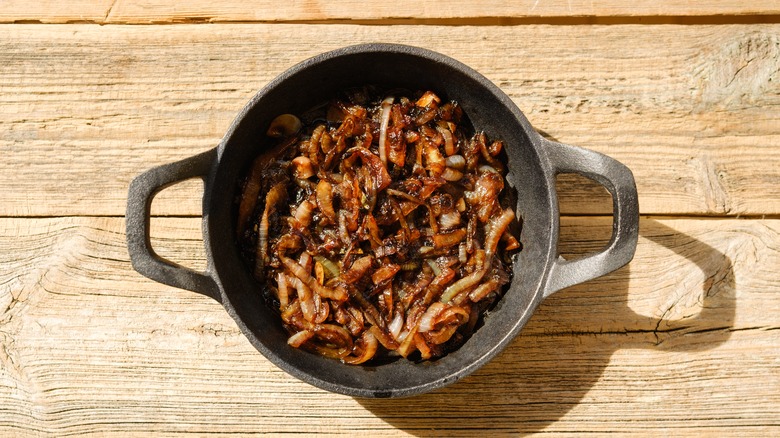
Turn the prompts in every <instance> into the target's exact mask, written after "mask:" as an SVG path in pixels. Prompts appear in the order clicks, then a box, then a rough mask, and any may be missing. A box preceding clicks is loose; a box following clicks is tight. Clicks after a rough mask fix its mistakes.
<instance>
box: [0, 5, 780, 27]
mask: <svg viewBox="0 0 780 438" xmlns="http://www.w3.org/2000/svg"><path fill="white" fill-rule="evenodd" d="M3 6H4V7H3V9H2V10H0V23H9V22H11V23H12V22H19V21H22V22H24V21H39V22H42V23H72V22H85V21H86V22H92V23H101V24H118V23H134V24H138V23H181V22H184V23H188V22H196V23H202V22H231V21H241V22H258V21H259V22H267V21H274V22H288V21H315V22H316V21H326V20H385V21H387V20H413V21H421V20H463V21H466V22H469V21H474V20H475V19H480V18H482V19H490V20H492V21H497V20H501V19H503V20H506V19H512V18H528V17H530V18H539V17H542V18H549V17H555V18H557V17H645V18H647V17H648V16H653V17H690V16H735V15H736V16H744V15H771V14H778V13H780V7H778V5H777V3H776V2H773V1H770V0H754V1H751V2H735V1H733V0H706V1H698V2H690V1H686V0H667V1H663V2H657V1H652V0H638V1H634V2H624V1H620V0H568V1H566V2H556V1H545V0H519V1H510V0H488V1H483V2H479V3H477V2H473V1H469V0H452V1H448V2H418V1H410V0H400V1H395V2H379V1H368V2H365V1H362V2H361V1H355V0H347V1H340V2H332V1H326V0H305V1H292V2H273V1H270V0H261V1H254V2H248V1H246V0H228V1H221V2H209V1H205V0H191V1H188V2H186V3H182V2H174V1H160V0H114V1H109V0H98V1H85V0H77V1H74V2H66V3H64V2H57V1H51V0H44V1H38V2H26V1H23V0H6V1H5V3H4V5H3Z"/></svg>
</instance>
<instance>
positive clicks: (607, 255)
mask: <svg viewBox="0 0 780 438" xmlns="http://www.w3.org/2000/svg"><path fill="white" fill-rule="evenodd" d="M542 143H543V144H544V147H545V150H546V152H547V157H548V159H549V160H550V165H551V166H552V168H553V171H554V173H555V174H556V175H558V174H561V173H576V174H579V175H583V176H586V177H588V178H590V179H592V180H593V181H595V182H597V183H599V184H601V185H602V186H604V188H606V189H607V191H609V193H610V195H612V205H613V208H612V211H613V217H612V237H611V238H610V241H609V243H608V244H607V246H606V247H605V248H604V249H602V250H601V251H600V252H598V253H595V254H591V255H588V256H585V257H583V258H580V259H576V260H566V259H564V258H563V257H558V259H557V260H556V261H555V263H554V264H553V266H552V268H551V271H550V275H549V277H548V281H547V286H546V288H545V291H544V296H545V297H548V296H550V295H552V294H553V293H554V292H556V291H559V290H561V289H564V288H567V287H569V286H573V285H575V284H578V283H583V282H585V281H588V280H592V279H594V278H597V277H600V276H602V275H605V274H608V273H610V272H612V271H614V270H616V269H619V268H621V267H622V266H624V265H625V264H627V263H628V262H630V261H631V259H632V258H633V257H634V253H635V252H636V244H637V240H638V238H639V201H638V196H637V191H636V183H635V182H634V175H633V174H632V173H631V170H630V169H629V168H628V167H626V166H624V165H623V164H621V163H620V162H618V161H617V160H615V159H613V158H610V157H608V156H606V155H603V154H600V153H598V152H595V151H590V150H587V149H582V148H578V147H575V146H569V145H566V144H562V143H558V142H555V141H551V140H547V139H545V138H542Z"/></svg>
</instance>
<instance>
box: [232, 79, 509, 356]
mask: <svg viewBox="0 0 780 438" xmlns="http://www.w3.org/2000/svg"><path fill="white" fill-rule="evenodd" d="M368 91H369V89H367V88H366V89H361V90H357V91H355V92H352V93H351V94H349V95H348V96H347V97H346V98H345V99H338V100H334V101H332V102H330V103H328V104H327V105H323V106H321V107H320V109H319V110H318V111H314V112H312V113H311V114H308V115H304V116H303V117H302V118H303V121H301V119H300V118H298V117H296V116H293V115H290V114H283V115H281V116H279V117H277V119H276V120H274V122H273V124H272V127H271V128H269V135H273V136H274V137H277V138H279V140H278V141H279V145H278V146H276V147H275V148H274V149H273V154H272V157H271V158H269V157H267V156H266V155H261V156H260V157H258V158H257V159H256V160H255V161H254V162H253V164H252V166H251V167H250V169H249V171H248V172H247V177H246V180H245V182H244V186H243V187H242V189H241V192H240V196H239V197H238V198H237V206H238V207H237V210H238V214H237V218H238V219H237V233H236V234H237V235H238V236H239V237H238V243H239V247H240V248H241V249H242V254H243V255H244V257H245V259H246V260H247V262H248V263H250V264H251V265H252V267H253V271H254V273H255V276H256V277H257V279H258V280H259V281H261V282H264V283H265V284H266V285H267V287H268V291H269V292H271V294H270V295H268V296H267V297H266V298H268V299H271V300H272V302H273V303H274V305H275V306H278V310H279V313H280V316H281V319H282V322H283V324H284V326H285V328H286V329H287V331H288V332H289V333H290V337H289V339H288V344H289V345H291V346H293V347H296V348H303V349H307V350H309V351H313V352H316V353H318V354H321V355H323V356H327V357H331V358H336V359H339V360H342V361H343V362H345V363H350V364H362V363H366V362H368V361H371V360H377V359H378V358H381V357H389V356H394V355H395V356H398V355H400V356H403V357H410V356H411V358H412V359H414V358H420V359H423V360H425V359H432V358H436V357H440V356H442V355H444V354H446V353H447V352H449V351H452V350H453V349H455V348H458V347H459V346H460V345H461V344H462V343H463V342H465V340H466V339H467V338H468V336H470V334H471V333H472V332H473V331H474V330H475V329H476V327H477V326H478V320H479V319H480V318H481V316H482V314H483V311H484V310H485V309H487V308H489V307H490V306H491V304H492V303H494V302H495V301H496V300H497V299H499V298H500V296H501V294H502V293H503V292H502V289H503V286H504V285H505V284H507V283H508V282H509V279H510V275H511V263H512V258H511V257H512V255H513V254H514V253H515V252H516V251H518V250H520V247H521V245H520V242H519V240H518V238H517V236H516V233H517V230H518V226H519V222H518V221H517V218H516V217H515V212H514V210H513V209H512V208H507V207H506V205H505V206H503V207H502V202H501V195H502V193H503V190H504V172H505V166H504V164H503V163H501V161H500V159H499V156H500V154H501V153H502V151H503V143H502V142H501V141H500V140H494V141H492V142H489V141H488V138H487V136H486V135H485V134H484V133H482V132H477V133H476V134H474V135H471V136H469V135H467V133H466V132H465V131H466V128H464V125H467V122H466V121H465V119H464V116H463V113H462V110H461V107H460V106H459V105H458V103H457V102H454V101H451V102H444V103H442V99H441V98H440V97H439V96H437V95H436V94H435V93H433V92H431V91H426V92H424V93H419V94H416V95H412V94H411V93H404V92H401V91H399V90H396V91H395V92H394V93H392V94H386V95H374V96H371V95H370V93H368ZM513 224H515V226H513ZM415 352H418V353H417V354H416V355H415Z"/></svg>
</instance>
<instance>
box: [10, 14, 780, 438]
mask: <svg viewBox="0 0 780 438" xmlns="http://www.w3.org/2000/svg"><path fill="white" fill-rule="evenodd" d="M250 3H251V5H250ZM778 17H780V4H778V3H777V2H776V1H773V0H755V1H751V2H738V1H727V0H706V1H700V2H691V1H687V0H669V1H666V2H655V1H650V0H636V1H632V2H624V1H622V0H587V1H585V0H568V1H565V2H550V1H541V0H520V1H515V2H510V1H501V0H493V1H488V2H477V1H476V0H455V1H452V2H448V4H446V5H445V4H436V3H435V2H412V1H403V0H402V1H399V2H379V1H366V2H360V1H344V2H325V1H292V2H286V3H279V4H277V3H276V2H272V1H270V0H260V1H257V2H241V1H239V0H228V1H224V2H217V1H205V0H191V1H188V2H178V4H173V2H164V1H162V0H140V1H122V0H114V1H113V2H112V1H110V0H92V1H88V0H76V1H48V0H47V1H39V2H27V1H22V0H5V1H4V2H2V4H0V23H3V24H0V155H1V156H2V159H1V160H0V435H2V436H39V435H45V436H63V435H67V434H96V435H101V436H103V435H117V436H126V435H132V434H137V435H148V434H150V433H160V434H165V435H178V434H193V435H198V436H200V435H208V434H223V433H240V434H244V433H246V434H249V433H260V432H266V433H276V434H282V433H291V432H296V433H304V434H308V433H313V432H318V433H324V434H334V435H350V436H358V435H359V436H389V435H418V436H474V435H476V434H477V433H478V432H479V431H489V432H491V433H496V434H509V435H519V434H525V433H533V432H539V433H560V434H564V435H568V434H571V433H573V432H588V433H592V434H595V435H602V434H606V433H612V432H616V433H622V434H623V433H625V434H628V433H631V434H639V435H662V436H680V435H692V436H699V435H705V434H707V435H709V434H711V435H715V436H724V435H731V436H735V435H740V436H742V435H764V436H770V435H774V436H777V435H780V274H778V271H780V147H778V144H779V143H780V18H778ZM368 41H385V42H400V43H407V44H413V45H418V46H423V47H427V48H430V49H433V50H436V51H439V52H442V53H444V54H447V55H450V56H452V57H454V58H456V59H459V60H460V61H462V62H464V63H466V64H468V65H470V66H472V67H474V68H475V69H477V70H478V71H480V72H482V73H483V74H484V75H486V76H487V77H488V78H489V79H491V80H492V81H494V82H495V83H496V84H498V85H499V86H500V87H501V88H502V89H503V90H504V91H506V93H508V95H509V96H510V97H511V98H512V99H513V100H514V101H515V102H516V103H517V104H518V106H519V107H520V108H521V109H522V110H523V111H524V112H525V114H526V115H527V117H528V118H529V120H530V121H531V123H533V124H534V126H535V127H537V128H538V129H539V130H540V131H542V132H543V133H544V134H545V135H547V136H549V137H553V138H555V139H557V140H559V141H562V142H566V143H570V144H575V145H579V146H583V147H587V148H590V149H593V150H596V151H599V152H603V153H606V154H608V155H610V156H612V157H615V158H617V159H618V160H620V161H622V162H623V163H625V164H626V165H628V166H629V167H630V168H631V169H632V170H633V172H634V175H635V177H636V181H637V185H638V190H639V197H640V209H641V213H642V218H641V222H640V238H639V246H638V248H637V252H636V256H635V258H634V260H633V261H632V262H631V264H630V265H629V266H627V267H625V268H623V269H621V270H619V271H617V272H615V273H613V274H611V275H608V276H606V277H603V278H600V279H598V280H595V281H591V282H588V283H585V284H582V285H579V286H576V287H571V288H569V289H566V290H563V291H561V292H559V293H557V294H555V295H553V296H552V297H550V298H549V299H548V300H547V301H546V302H545V303H544V304H543V305H542V306H541V307H540V308H539V309H538V311H537V313H536V314H535V315H534V316H533V318H532V320H531V321H530V323H529V324H528V325H527V326H526V328H525V330H524V331H523V332H522V334H521V335H520V336H519V337H518V338H517V339H516V340H515V341H514V342H513V343H512V344H511V346H510V347H509V348H508V349H507V350H505V351H504V352H503V353H502V354H501V355H500V356H498V357H497V358H496V359H495V360H494V361H492V362H491V363H490V364H488V365H487V366H485V367H484V368H482V369H480V370H479V371H478V372H476V373H475V374H473V375H472V376H470V377H467V378H466V379H464V380H462V381H461V382H459V383H457V384H454V385H452V386H450V387H447V388H445V389H443V390H439V391H436V392H434V393H431V394H427V395H423V396H420V397H416V398H414V399H402V400H362V399H353V398H350V397H345V396H340V395H335V394H331V393H327V392H324V391H322V390H319V389H317V388H314V387H312V386H309V385H307V384H305V383H302V382H300V381H297V380H296V379H294V378H292V377H290V376H288V375H287V374H285V373H284V372H282V371H280V370H279V369H278V368H276V367H275V366H273V365H272V364H270V363H269V362H268V361H267V360H265V359H264V358H263V356H261V355H260V354H259V353H257V352H256V351H255V350H254V349H253V348H252V347H251V346H250V345H249V343H248V342H247V341H246V339H245V338H244V337H243V336H242V334H241V333H240V332H239V331H238V329H237V328H236V325H235V323H234V322H233V320H232V319H230V317H229V316H228V315H227V313H225V311H224V310H223V309H222V308H221V307H220V306H219V305H218V304H217V303H216V302H214V301H211V300H210V299H208V298H205V297H203V296H200V295H197V294H194V293H190V292H186V291H183V290H178V289H174V288H170V287H166V286H163V285H161V284H158V283H155V282H152V281H150V280H147V279H145V278H144V277H142V276H140V275H139V274H137V273H136V272H135V271H134V270H133V269H132V267H131V265H130V262H129V259H128V254H127V250H126V245H125V236H124V226H125V224H124V211H125V205H126V193H127V187H128V183H129V181H130V180H131V179H132V178H133V177H134V176H135V175H137V174H139V173H141V172H142V171H144V170H146V169H148V168H150V167H152V166H155V165H158V164H162V163H168V162H171V161H174V160H178V159H181V158H184V157H188V156H190V155H193V154H196V153H198V152H202V151H205V150H208V149H209V148H212V147H214V146H215V145H217V144H218V143H219V141H220V138H221V136H222V134H223V133H224V132H225V131H226V130H227V128H228V126H229V124H230V122H231V121H232V119H233V117H234V116H235V115H236V114H237V112H238V111H239V110H240V109H241V108H242V106H243V105H244V104H245V103H246V102H247V100H248V99H249V98H250V97H251V96H252V95H253V94H254V93H255V92H256V91H257V90H258V89H260V88H261V87H262V86H263V85H265V84H266V83H267V82H268V81H270V80H271V79H272V78H273V77H275V76H276V75H278V74H279V73H281V72H282V71H284V70H285V69H286V68H288V67H290V66H292V65H293V64H295V63H296V62H298V61H301V60H303V59H305V58H307V57H309V56H312V55H315V54H317V53H320V52H323V51H326V50H329V49H333V48H337V47H340V46H345V45H349V44H352V43H356V42H368ZM559 190H560V195H561V208H562V211H563V213H564V217H563V219H562V242H561V249H560V250H561V252H562V253H563V254H565V255H576V254H582V253H584V252H587V251H591V250H596V249H598V248H599V247H600V246H601V245H603V243H604V242H605V239H606V238H607V237H608V234H609V232H610V226H611V225H610V224H611V204H610V201H609V198H608V196H606V195H605V192H604V191H603V189H599V188H598V187H597V186H595V185H593V184H590V183H588V182H586V181H584V180H582V179H578V178H572V177H561V178H560V184H559ZM201 194H202V187H201V186H200V184H199V183H196V182H190V183H186V184H182V185H178V186H175V187H173V188H171V189H168V190H166V191H164V192H163V193H162V194H161V195H160V196H159V197H158V198H157V199H156V200H155V202H154V205H153V213H154V218H153V221H152V232H153V235H154V239H153V240H154V242H153V243H154V246H155V247H156V248H157V250H158V252H159V253H160V254H162V255H163V256H165V257H168V258H170V259H172V260H175V261H177V262H180V263H182V264H184V265H187V266H191V267H194V268H201V269H202V268H203V267H204V256H203V252H204V251H203V247H202V238H201V234H200V230H199V227H200V218H199V214H200V210H199V208H200V197H201Z"/></svg>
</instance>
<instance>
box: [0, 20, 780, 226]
mask: <svg viewBox="0 0 780 438" xmlns="http://www.w3.org/2000/svg"><path fill="white" fill-rule="evenodd" d="M368 41H387V42H400V43H409V44H415V45H419V46H424V47H428V48H431V49H433V50H437V51H440V52H442V53H444V54H447V55H450V56H453V57H455V58H456V59H459V60H461V61H463V62H464V63H466V64H468V65H471V66H472V67H474V68H475V69H476V70H478V71H480V72H482V73H483V74H485V75H486V76H487V77H488V78H489V79H491V80H492V81H494V82H495V83H496V84H497V85H498V86H499V87H501V88H502V89H503V90H504V91H506V92H507V93H508V94H509V96H510V97H511V98H512V99H513V100H514V101H515V102H516V103H517V104H518V106H519V107H520V108H521V109H522V110H523V111H524V112H525V114H526V115H527V117H528V119H529V120H530V121H531V123H532V124H534V125H535V126H536V127H537V128H538V129H539V130H541V131H543V132H544V133H546V135H549V136H551V137H553V138H556V139H558V140H559V141H562V142H566V143H571V144H575V145H579V146H583V147H587V148H590V149H593V150H596V151H600V152H603V153H606V154H608V155H610V156H612V157H614V158H616V159H618V160H620V161H621V162H623V163H625V164H626V165H628V166H629V168H631V169H632V170H633V172H634V175H635V177H636V180H637V185H638V189H639V196H640V209H641V211H642V213H644V214H667V215H715V216H719V215H731V216H739V215H754V216H761V215H777V214H780V148H777V147H775V146H774V145H776V144H778V142H779V141H780V125H779V124H778V123H777V121H778V120H780V105H778V102H779V100H778V96H780V88H778V87H780V85H778V84H779V83H780V81H778V80H777V71H778V69H780V42H779V41H780V25H777V24H760V25H725V26H641V27H637V26H635V25H614V26H477V27H457V26H424V27H419V26H355V25H304V24H256V25H228V24H220V25H192V26H96V25H68V26H41V25H5V26H0V48H1V49H2V50H0V87H2V93H0V130H1V131H2V132H3V134H2V136H0V148H1V150H2V151H3V160H0V215H4V216H59V215H123V214H124V210H125V198H126V190H127V185H128V183H129V181H130V180H131V179H132V178H133V177H134V176H135V175H138V174H139V173H141V172H142V171H144V170H146V169H148V168H150V167H152V166H155V165H158V164H163V163H168V162H171V161H174V160H177V159H182V158H185V157H187V156H190V155H193V154H195V153H198V152H201V151H205V150H207V149H208V148H211V147H214V146H215V145H217V144H218V143H219V140H220V137H221V136H222V135H223V133H224V132H225V131H226V130H227V128H228V126H229V125H230V123H231V121H232V119H233V117H234V116H235V115H236V114H237V113H238V112H239V110H240V109H241V108H242V107H243V105H244V104H245V103H246V102H247V101H248V100H249V99H250V98H251V96H252V95H253V94H254V93H255V92H256V91H257V90H258V89H260V88H261V87H262V86H264V85H265V84H266V83H268V81H270V80H271V79H272V78H273V77H275V76H276V75H278V74H279V73H281V72H283V71H284V70H285V69H287V68H288V67H290V66H292V65H293V64H295V63H296V62H298V61H301V60H303V59H305V58H307V57H309V56H312V55H315V54H317V53H320V52H323V51H326V50H330V49H334V48H337V47H341V46H345V45H349V44H352V43H358V42H368ZM585 42H586V43H585ZM592 193H593V187H592V186H588V185H582V184H580V183H579V182H577V181H576V180H573V179H571V178H568V177H567V178H563V186H562V209H563V211H564V212H567V213H572V214H594V213H596V214H604V213H608V212H609V209H610V208H611V204H610V202H609V201H608V200H605V199H604V198H603V197H602V198H598V197H597V199H594V197H593V196H592ZM200 195H201V188H200V186H199V185H198V184H187V185H185V186H183V187H174V188H172V189H169V190H167V191H165V192H163V194H162V195H161V197H160V199H159V201H158V202H157V203H156V204H155V210H154V211H155V212H156V213H157V214H174V215H182V214H183V215H192V214H198V213H199V208H200V203H199V198H200Z"/></svg>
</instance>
